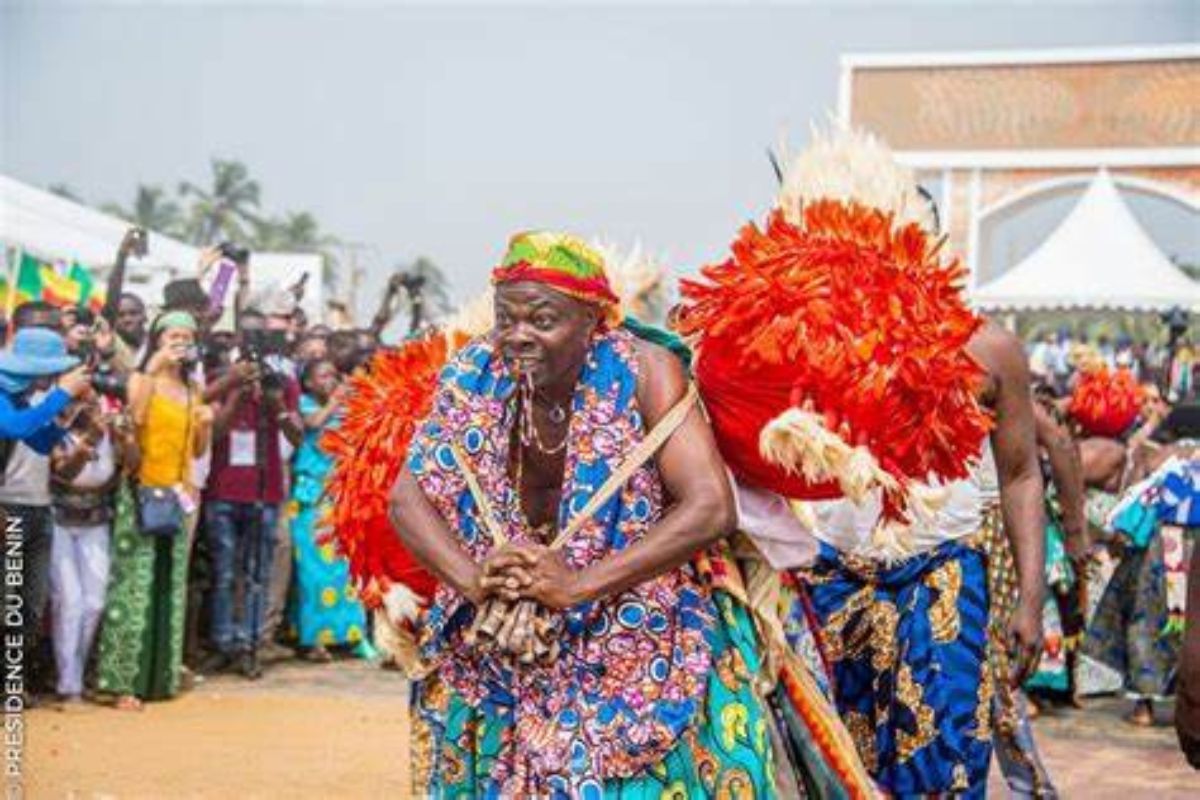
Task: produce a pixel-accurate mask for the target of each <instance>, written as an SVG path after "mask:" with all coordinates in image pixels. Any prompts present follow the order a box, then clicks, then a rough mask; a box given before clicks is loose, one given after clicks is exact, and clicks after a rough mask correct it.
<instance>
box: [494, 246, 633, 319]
mask: <svg viewBox="0 0 1200 800" xmlns="http://www.w3.org/2000/svg"><path fill="white" fill-rule="evenodd" d="M520 281H529V282H532V283H540V284H544V285H546V286H549V287H550V288H552V289H554V290H555V291H558V292H562V293H563V294H565V295H568V296H569V297H573V298H575V299H576V300H580V301H582V302H584V303H590V304H592V305H595V306H599V307H600V309H601V311H602V312H603V317H604V322H605V323H606V324H607V325H609V326H614V325H617V324H619V323H620V321H621V306H620V301H619V300H618V298H617V295H616V293H615V292H614V291H613V290H612V286H611V285H609V282H608V275H607V274H606V273H605V270H604V258H603V256H601V255H600V254H599V253H597V252H596V251H595V250H593V249H592V248H591V247H589V246H588V245H587V244H585V243H584V242H583V241H582V240H580V239H578V238H576V237H574V236H571V235H569V234H564V233H549V232H544V231H528V232H525V233H518V234H517V235H515V236H513V237H512V239H510V240H509V242H508V252H506V253H505V254H504V261H503V262H502V263H501V264H500V266H498V267H496V269H494V270H493V271H492V284H493V285H495V286H500V285H502V284H505V283H517V282H520Z"/></svg>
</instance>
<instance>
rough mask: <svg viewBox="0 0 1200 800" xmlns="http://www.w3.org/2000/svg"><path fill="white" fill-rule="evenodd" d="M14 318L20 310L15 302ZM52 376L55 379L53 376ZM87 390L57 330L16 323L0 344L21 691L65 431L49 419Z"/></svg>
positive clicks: (10, 591)
mask: <svg viewBox="0 0 1200 800" xmlns="http://www.w3.org/2000/svg"><path fill="white" fill-rule="evenodd" d="M17 312H18V313H17V314H15V315H14V318H15V319H16V320H17V321H20V320H21V319H22V318H23V317H27V315H23V314H22V313H21V309H20V308H18V310H17ZM56 378H57V386H55V385H54V384H55V379H56ZM90 392H91V380H90V376H89V374H88V371H87V369H86V367H81V366H79V359H77V358H75V357H74V356H71V355H69V354H68V353H67V348H66V344H65V342H64V341H63V338H62V337H61V336H60V335H59V334H58V333H56V332H55V331H53V330H49V329H47V328H43V327H24V328H21V329H20V330H18V331H17V332H16V334H15V335H14V336H13V340H12V342H11V343H10V344H9V346H8V348H7V349H6V350H4V351H3V352H0V522H2V523H3V527H4V531H5V539H6V543H8V544H9V546H10V547H11V546H12V545H11V543H12V542H13V541H14V539H15V538H19V539H20V541H21V562H22V564H21V565H22V575H21V581H20V583H19V584H17V585H14V583H13V582H12V581H5V584H4V602H5V608H10V609H11V608H18V609H21V610H22V612H23V613H21V614H18V615H9V616H6V618H5V631H4V633H5V636H6V637H9V638H10V639H11V638H13V637H17V638H20V640H21V645H22V647H21V649H22V651H23V652H24V653H25V654H26V660H25V670H26V671H25V678H26V682H25V686H26V687H28V689H29V690H30V691H29V694H30V696H32V694H33V692H32V690H34V689H36V688H37V686H38V682H39V679H40V677H41V676H40V675H39V670H38V668H37V667H38V665H37V659H35V658H33V657H32V655H33V654H34V653H36V652H37V645H38V643H39V641H40V639H41V632H42V615H43V611H44V610H45V607H46V597H47V590H48V587H49V581H50V547H51V536H52V533H51V517H50V457H49V456H50V452H51V451H52V450H53V448H54V447H55V445H57V444H58V443H59V442H60V441H61V440H62V438H63V436H64V435H65V434H66V431H65V430H64V428H63V427H61V426H60V425H58V424H57V422H56V420H57V419H58V418H59V416H60V415H61V414H62V413H63V412H64V410H65V409H66V408H67V406H68V404H69V403H71V401H72V400H73V399H74V398H78V397H83V396H85V395H87V394H89V393H90Z"/></svg>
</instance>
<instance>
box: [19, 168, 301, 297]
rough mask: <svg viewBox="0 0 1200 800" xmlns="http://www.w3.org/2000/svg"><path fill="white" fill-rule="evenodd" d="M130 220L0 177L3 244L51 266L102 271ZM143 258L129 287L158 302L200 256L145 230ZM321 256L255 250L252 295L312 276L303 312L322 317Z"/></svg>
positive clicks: (134, 263) (132, 270)
mask: <svg viewBox="0 0 1200 800" xmlns="http://www.w3.org/2000/svg"><path fill="white" fill-rule="evenodd" d="M127 230H129V223H128V222H126V221H125V220H123V219H121V218H120V217H115V216H112V215H111V214H105V213H104V212H102V211H97V210H96V209H94V208H91V207H89V206H86V205H83V204H82V203H77V202H75V201H73V200H69V199H67V198H65V197H59V196H58V195H56V194H53V193H52V192H47V191H45V190H43V189H38V188H37V187H34V186H30V185H28V184H26V183H22V182H21V181H18V180H15V179H13V178H10V177H8V176H6V175H0V242H3V243H4V245H5V247H12V248H18V249H21V250H23V251H26V252H29V253H32V254H33V255H36V256H38V257H39V258H43V259H46V260H48V261H66V262H71V261H76V262H79V263H80V264H83V265H84V266H86V267H88V268H90V269H93V270H96V272H97V273H98V277H99V276H102V275H104V274H107V272H108V270H109V269H110V268H111V267H112V265H113V261H114V260H115V259H116V255H117V247H118V246H119V245H120V244H121V239H122V238H123V237H124V236H125V232H126V231H127ZM147 233H148V237H149V239H148V244H149V248H148V250H149V252H148V253H147V254H146V257H145V258H130V259H129V265H128V268H127V272H126V281H127V288H128V289H129V290H130V291H132V292H134V293H136V294H138V295H140V296H141V297H142V298H143V299H145V300H146V301H147V302H149V303H151V304H154V303H157V302H158V301H159V300H160V298H161V297H162V287H163V286H164V285H166V283H167V282H169V281H171V280H173V279H175V278H178V277H182V276H186V275H194V274H195V268H196V264H197V263H198V262H199V258H200V251H199V250H198V249H197V248H195V247H193V246H192V245H189V244H185V243H184V242H181V241H179V240H177V239H173V238H171V237H170V236H165V235H163V234H161V233H157V232H155V231H148V232H147ZM321 263H322V258H321V256H320V255H317V254H315V253H254V254H253V255H252V256H251V260H250V265H251V270H250V282H251V291H252V292H253V293H261V292H263V291H267V290H270V289H271V288H273V287H280V286H287V285H290V284H292V283H294V282H295V281H296V279H297V278H299V277H300V275H301V274H302V273H304V272H306V271H307V272H309V273H311V275H310V279H309V282H308V287H307V290H306V291H305V294H304V303H303V306H304V310H305V311H306V312H307V313H308V317H309V319H311V320H318V319H321V318H322V317H323V315H324V297H323V296H322V284H321Z"/></svg>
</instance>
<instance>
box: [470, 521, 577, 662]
mask: <svg viewBox="0 0 1200 800" xmlns="http://www.w3.org/2000/svg"><path fill="white" fill-rule="evenodd" d="M578 576H579V573H578V572H576V571H575V570H572V569H571V568H570V567H568V566H567V563H566V561H565V560H564V559H563V556H562V553H561V552H560V551H558V550H552V549H550V548H548V547H543V546H539V545H520V544H507V545H505V546H504V547H501V548H498V549H497V550H495V551H494V552H492V553H491V554H489V555H488V557H487V558H486V559H484V562H483V564H481V565H480V568H479V574H478V576H477V578H476V580H475V586H474V587H472V588H473V591H471V592H469V596H470V599H471V601H472V602H473V603H474V604H475V606H476V612H475V620H474V622H473V623H472V625H471V627H470V629H469V630H468V631H467V633H466V637H465V640H466V642H467V644H468V645H471V646H474V647H477V648H478V649H480V650H483V651H495V652H499V653H501V654H504V655H508V656H511V657H513V658H515V659H516V660H517V661H519V662H520V663H522V664H533V663H535V662H538V661H543V662H544V661H553V660H554V659H555V658H557V657H558V650H559V642H558V639H559V636H560V634H561V630H562V618H561V617H560V616H559V615H558V614H556V613H554V612H556V611H562V610H564V609H567V608H570V607H571V606H574V605H576V604H578V603H579V602H582V600H584V599H585V598H584V594H583V592H582V590H581V588H580V580H579V577H578Z"/></svg>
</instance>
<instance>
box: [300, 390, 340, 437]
mask: <svg viewBox="0 0 1200 800" xmlns="http://www.w3.org/2000/svg"><path fill="white" fill-rule="evenodd" d="M343 396H344V392H343V390H342V388H340V387H339V388H338V389H336V390H334V393H333V395H332V396H331V397H330V398H329V400H328V402H326V403H325V405H323V406H321V407H320V408H318V409H317V410H316V411H314V412H312V413H311V414H305V415H304V427H305V429H306V430H310V431H318V430H320V429H321V428H324V427H325V425H326V424H327V423H328V422H329V420H330V418H331V417H333V415H334V414H335V413H337V410H338V409H339V408H340V407H341V405H342V397H343Z"/></svg>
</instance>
